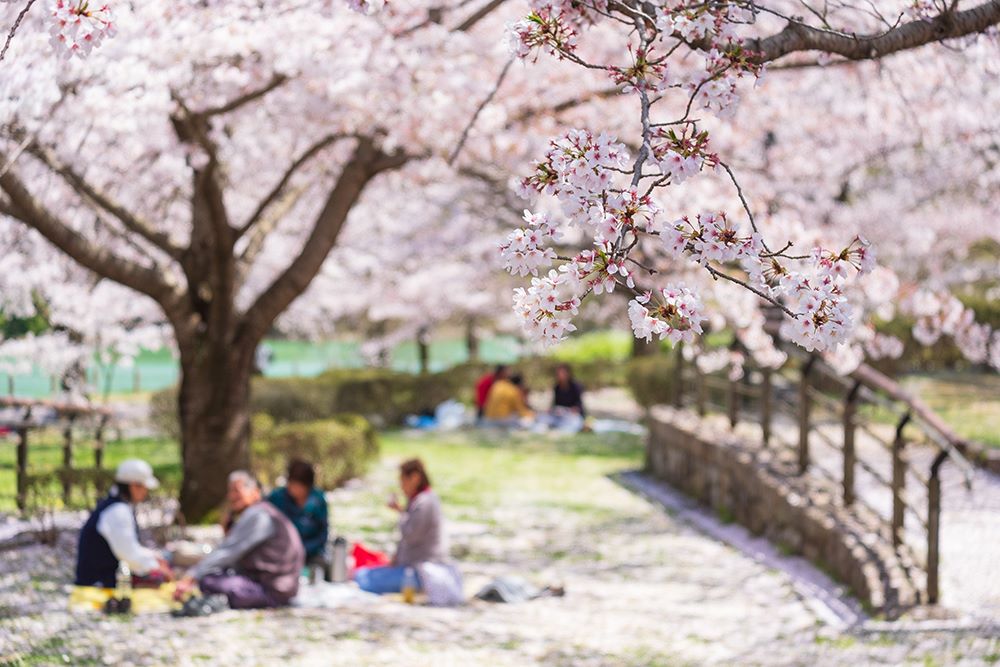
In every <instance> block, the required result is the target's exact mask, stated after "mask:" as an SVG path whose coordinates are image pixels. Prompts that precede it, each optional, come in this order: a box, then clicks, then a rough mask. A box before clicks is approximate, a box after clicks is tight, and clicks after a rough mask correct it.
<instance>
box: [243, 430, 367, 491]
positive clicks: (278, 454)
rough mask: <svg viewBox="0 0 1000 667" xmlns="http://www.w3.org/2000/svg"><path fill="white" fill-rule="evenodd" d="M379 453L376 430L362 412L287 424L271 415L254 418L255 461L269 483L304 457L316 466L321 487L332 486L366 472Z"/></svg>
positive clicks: (317, 481)
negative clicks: (293, 461) (291, 464)
mask: <svg viewBox="0 0 1000 667" xmlns="http://www.w3.org/2000/svg"><path fill="white" fill-rule="evenodd" d="M377 455H378V442H377V440H376V438H375V429H374V428H372V426H371V424H370V423H369V422H368V421H367V420H366V419H364V418H363V417H360V416H358V415H339V416H338V417H336V418H334V419H324V420H321V421H309V422H294V423H286V424H275V422H274V420H273V419H271V418H270V417H269V416H267V415H256V416H255V417H254V419H253V443H252V449H251V462H252V464H253V469H254V471H255V472H256V473H257V475H258V476H259V477H260V479H261V481H262V482H264V483H265V484H268V485H273V484H274V482H275V480H277V479H278V477H280V476H282V475H283V474H284V473H285V469H286V467H287V465H288V461H289V460H291V459H293V458H301V459H303V460H305V461H309V462H311V463H312V464H313V465H314V466H315V467H316V484H317V486H319V487H320V488H324V489H332V488H335V487H337V486H339V485H340V484H343V483H344V482H345V481H347V480H349V479H352V478H354V477H357V476H359V475H361V474H362V473H364V471H365V470H366V469H367V467H368V465H369V463H371V461H372V460H374V459H375V457H376V456H377Z"/></svg>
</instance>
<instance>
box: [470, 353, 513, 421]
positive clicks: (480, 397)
mask: <svg viewBox="0 0 1000 667" xmlns="http://www.w3.org/2000/svg"><path fill="white" fill-rule="evenodd" d="M505 377H507V367H506V366H504V365H503V364H500V365H499V366H497V367H496V368H495V369H494V370H493V372H492V373H487V374H486V375H484V376H482V377H481V378H479V381H478V382H476V417H477V418H479V419H482V418H483V411H484V410H485V409H486V398H487V397H488V396H489V395H490V387H492V386H493V383H494V382H496V381H497V380H500V379H502V378H505Z"/></svg>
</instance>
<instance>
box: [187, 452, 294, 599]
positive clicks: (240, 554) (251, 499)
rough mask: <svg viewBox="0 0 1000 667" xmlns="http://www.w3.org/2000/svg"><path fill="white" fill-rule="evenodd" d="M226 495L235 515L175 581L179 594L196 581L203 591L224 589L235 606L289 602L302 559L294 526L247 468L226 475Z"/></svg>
mask: <svg viewBox="0 0 1000 667" xmlns="http://www.w3.org/2000/svg"><path fill="white" fill-rule="evenodd" d="M227 499H228V502H229V510H230V512H231V513H232V516H233V517H234V519H231V520H227V521H226V522H225V523H226V524H228V525H227V526H226V537H225V539H223V541H222V544H220V545H219V546H218V547H217V548H216V549H215V551H213V552H212V553H210V554H209V555H208V556H206V557H205V559H204V560H202V561H201V562H199V563H198V564H197V565H195V566H194V568H193V569H192V570H191V571H190V572H189V573H188V574H187V575H186V576H185V577H184V578H183V579H181V580H180V581H179V582H178V584H177V593H176V595H177V597H178V598H181V597H183V596H185V595H186V594H187V593H189V592H190V591H191V590H192V589H193V588H194V584H195V582H197V584H198V588H199V589H201V592H202V593H203V594H205V595H206V596H212V595H224V596H225V597H226V598H227V599H228V603H229V606H230V607H231V608H233V609H257V608H265V607H282V606H285V605H287V604H288V603H289V601H290V600H291V599H292V598H293V597H295V595H296V594H297V593H298V591H299V574H300V573H301V571H302V567H303V565H305V560H306V556H305V549H304V547H303V546H302V539H301V538H300V537H299V532H298V530H297V529H296V528H295V526H294V525H293V524H292V522H291V521H289V520H288V518H287V517H285V515H284V514H282V513H281V511H280V510H278V509H277V508H276V507H274V506H273V505H271V504H270V503H267V502H264V501H263V500H262V499H261V491H260V485H259V484H258V483H257V480H255V479H254V478H253V476H251V475H250V474H249V473H247V472H245V471H242V470H237V471H236V472H234V473H232V474H231V475H230V476H229V490H228V494H227Z"/></svg>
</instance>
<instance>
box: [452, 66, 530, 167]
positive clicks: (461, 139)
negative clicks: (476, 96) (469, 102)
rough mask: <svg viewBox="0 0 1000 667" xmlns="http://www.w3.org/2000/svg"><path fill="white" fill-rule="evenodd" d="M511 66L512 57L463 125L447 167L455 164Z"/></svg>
mask: <svg viewBox="0 0 1000 667" xmlns="http://www.w3.org/2000/svg"><path fill="white" fill-rule="evenodd" d="M513 64H514V57H513V56H511V57H510V58H508V59H507V64H505V65H504V66H503V69H502V70H500V76H498V77H497V82H496V83H495V84H493V89H492V90H490V92H489V94H488V95H487V96H486V99H484V100H483V101H482V102H481V103H480V104H479V106H478V107H476V110H475V111H474V112H473V114H472V118H470V119H469V122H468V123H466V124H465V128H464V129H463V130H462V135H461V137H459V139H458V143H457V144H456V145H455V149H454V150H453V151H452V152H451V155H450V156H449V157H448V165H449V166H451V165H453V164H455V160H456V159H457V158H458V155H459V153H461V152H462V147H463V146H465V142H466V140H467V139H468V138H469V132H471V131H472V127H473V126H474V125H475V124H476V120H477V119H478V118H479V115H480V114H481V113H482V112H483V109H485V108H486V106H487V105H488V104H489V103H490V102H492V101H493V98H494V97H495V96H496V94H497V92H498V91H499V90H500V86H501V85H502V84H503V80H504V79H505V78H507V72H509V71H510V66H511V65H513Z"/></svg>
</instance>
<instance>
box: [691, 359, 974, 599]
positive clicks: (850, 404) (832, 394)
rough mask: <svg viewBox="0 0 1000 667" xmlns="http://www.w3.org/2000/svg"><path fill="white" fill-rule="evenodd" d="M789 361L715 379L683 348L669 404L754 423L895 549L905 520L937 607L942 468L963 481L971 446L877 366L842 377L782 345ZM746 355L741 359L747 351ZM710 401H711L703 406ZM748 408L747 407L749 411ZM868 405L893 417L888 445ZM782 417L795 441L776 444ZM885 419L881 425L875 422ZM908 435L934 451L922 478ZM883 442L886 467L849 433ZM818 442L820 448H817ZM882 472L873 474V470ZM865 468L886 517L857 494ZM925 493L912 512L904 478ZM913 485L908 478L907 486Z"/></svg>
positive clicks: (768, 441)
mask: <svg viewBox="0 0 1000 667" xmlns="http://www.w3.org/2000/svg"><path fill="white" fill-rule="evenodd" d="M786 352H787V353H788V361H787V362H786V363H785V364H784V365H783V366H782V367H781V368H777V369H769V368H760V367H754V366H753V365H752V364H751V363H750V360H749V358H748V359H747V362H746V365H745V366H744V372H743V374H742V376H741V377H740V378H739V379H731V378H729V377H723V376H721V375H719V374H718V373H704V372H702V371H701V370H699V368H698V364H697V359H694V360H691V361H685V359H684V354H683V351H682V350H681V349H680V347H678V349H677V350H676V351H675V353H674V354H675V366H674V370H673V375H674V382H673V386H674V396H673V397H672V398H673V401H672V402H673V404H674V406H675V407H683V406H685V405H689V406H691V407H693V408H694V409H695V411H696V412H697V413H698V414H699V415H702V416H704V415H705V414H706V413H707V412H708V411H709V408H710V407H711V408H715V409H717V410H718V411H719V412H722V413H724V414H726V415H727V417H728V419H729V423H730V425H731V426H732V427H736V425H737V424H738V423H739V422H740V420H741V418H743V419H746V418H747V417H750V421H753V422H756V423H758V424H759V426H760V433H761V439H762V442H763V445H764V446H765V447H768V448H774V447H780V446H785V447H793V448H794V449H795V457H794V458H795V460H796V464H797V466H796V468H797V472H798V474H799V475H803V474H807V473H809V472H810V471H813V472H816V473H818V474H821V475H824V476H826V477H828V478H830V479H831V480H832V481H834V482H835V483H836V482H839V487H840V494H839V498H838V499H837V500H838V501H839V502H841V503H842V504H843V506H845V507H847V508H852V507H857V506H862V505H863V506H865V507H867V508H868V509H869V510H871V511H873V512H875V513H876V514H877V515H878V516H880V518H881V519H882V520H883V521H884V522H885V526H886V529H887V530H888V533H889V535H890V537H891V541H892V545H893V547H894V548H895V549H896V550H897V551H900V550H902V549H903V548H904V546H905V544H904V543H905V528H906V522H907V516H908V515H909V516H911V517H913V518H914V519H915V520H916V522H917V524H918V525H919V526H920V527H921V528H923V533H924V536H925V539H926V542H925V545H923V546H925V547H926V562H925V563H923V564H922V565H923V568H924V569H925V570H926V575H927V580H926V594H927V601H928V602H929V603H930V604H935V603H937V601H938V598H939V594H940V586H939V567H940V549H939V542H940V528H941V526H940V522H941V477H940V472H941V467H942V465H943V464H944V463H945V462H946V461H948V460H951V461H952V462H953V463H955V464H956V465H958V466H959V467H960V468H961V470H962V471H963V472H964V473H965V476H966V483H967V484H968V483H969V480H970V475H971V466H970V464H969V463H968V461H967V460H966V459H965V458H964V456H963V455H962V454H963V452H964V451H965V449H966V448H967V447H968V445H969V443H968V442H966V441H965V440H963V439H962V438H961V437H959V436H958V435H957V434H956V433H955V432H954V431H953V430H952V429H951V428H950V427H949V426H948V425H947V424H946V423H945V422H944V421H943V420H942V419H941V418H940V417H939V416H938V415H937V414H935V413H934V412H933V411H932V410H931V409H930V408H928V407H927V406H926V405H925V404H924V403H923V402H922V401H920V400H919V399H918V398H916V397H914V396H912V395H910V394H909V393H907V392H906V391H905V390H903V388H902V387H900V386H899V384H898V383H896V382H895V381H893V380H892V379H890V378H889V377H887V376H886V375H884V374H882V373H881V372H879V371H878V370H876V369H875V368H872V367H871V366H868V365H866V364H862V365H861V366H860V367H859V368H858V369H857V370H855V371H854V372H853V373H851V374H850V375H848V376H846V377H845V376H841V375H838V374H837V373H836V372H835V371H834V370H833V369H832V368H831V367H829V366H828V365H827V364H826V363H824V362H823V360H822V359H820V358H819V357H818V356H816V355H812V354H807V353H805V352H804V351H801V350H798V349H797V348H795V349H793V348H789V349H786ZM748 357H749V355H748ZM712 398H718V399H719V400H710V399H712ZM747 404H750V406H751V410H749V411H748V409H747ZM864 406H874V407H875V408H876V409H879V410H881V411H883V412H886V411H888V412H887V414H890V415H893V416H894V423H893V424H892V427H893V434H894V435H893V437H892V438H891V439H887V438H885V437H883V435H882V434H880V433H879V432H878V427H877V425H876V421H875V420H874V419H872V418H871V417H869V416H866V415H865V414H864V412H863V411H862V410H861V408H862V407H864ZM818 415H822V416H823V417H824V418H825V419H824V420H823V424H822V425H825V426H830V425H831V423H832V424H833V425H834V426H835V428H836V429H837V430H839V432H840V433H839V438H836V437H832V436H831V435H830V434H829V433H827V432H826V431H824V430H821V429H820V426H821V424H820V420H819V419H818V418H817V417H818ZM777 417H784V418H785V419H786V420H792V421H794V422H795V427H796V431H797V432H796V437H795V441H794V442H785V443H778V442H777V441H776V440H777V439H776V438H775V428H774V427H775V420H776V418H777ZM883 423H884V422H883ZM913 429H916V430H918V431H919V434H920V436H922V437H923V439H924V440H925V441H926V442H928V443H929V444H930V445H931V446H933V447H934V448H936V452H934V456H933V460H932V462H931V464H930V465H929V467H928V469H927V473H926V475H924V474H921V471H920V470H918V469H917V468H916V467H915V466H914V465H912V464H911V462H910V461H909V460H908V457H907V451H908V445H910V444H912V443H913V442H914V440H915V439H916V438H914V437H912V436H911V435H910V432H911V431H912V430H913ZM859 430H861V431H863V432H864V433H865V435H866V436H868V437H870V438H872V439H873V440H874V441H876V442H878V443H880V444H881V446H882V447H883V448H884V450H885V452H887V453H888V456H889V466H888V469H885V466H884V462H883V465H881V466H880V464H879V463H878V462H877V461H874V460H867V459H866V458H865V457H862V456H861V454H860V452H859V449H858V447H857V431H859ZM817 441H820V442H822V444H824V445H826V446H829V447H831V448H833V449H834V450H835V451H837V452H839V456H838V459H839V460H838V464H839V466H838V467H839V468H840V470H839V471H838V472H839V480H838V479H836V477H837V476H836V475H835V474H832V473H831V471H830V470H829V469H827V468H821V467H820V466H819V465H818V464H817V460H816V458H815V457H814V455H813V452H812V451H811V446H812V445H813V444H814V443H817ZM817 444H818V443H817ZM880 468H881V469H880ZM859 469H860V470H861V471H863V472H864V474H865V475H867V476H868V478H869V479H871V480H872V481H873V482H874V483H875V484H877V485H880V486H882V487H884V488H885V489H887V490H888V492H889V493H890V494H891V500H892V502H891V508H889V511H888V512H886V511H879V510H878V509H876V508H875V507H873V506H872V505H871V504H869V503H868V502H866V501H865V500H864V499H863V498H861V497H859V494H858V492H857V475H858V470H859ZM908 479H910V480H912V481H913V482H916V483H917V484H919V485H921V486H923V487H924V488H925V489H926V504H925V506H924V507H920V506H919V504H918V502H917V501H915V500H914V499H913V498H912V497H911V495H910V494H908V493H907V484H908V483H907V480H908ZM911 483H912V482H911Z"/></svg>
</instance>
